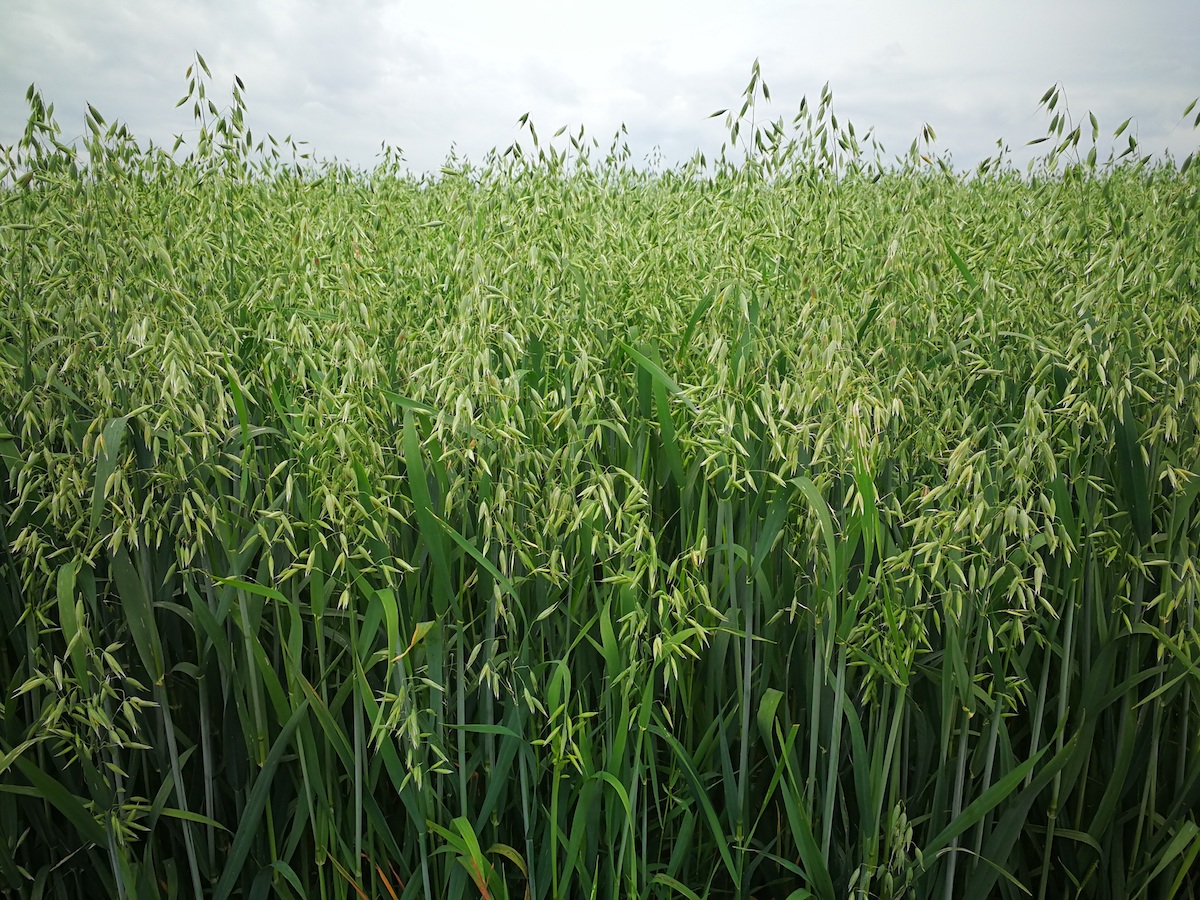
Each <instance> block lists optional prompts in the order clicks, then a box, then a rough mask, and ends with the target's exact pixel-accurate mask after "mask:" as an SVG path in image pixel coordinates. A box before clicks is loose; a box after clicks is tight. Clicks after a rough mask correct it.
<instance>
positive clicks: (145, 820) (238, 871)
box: [0, 60, 1200, 900]
mask: <svg viewBox="0 0 1200 900" xmlns="http://www.w3.org/2000/svg"><path fill="white" fill-rule="evenodd" d="M194 74H195V75H196V76H197V79H194V80H193V82H192V85H191V93H190V94H189V98H190V99H192V100H194V101H197V103H198V105H197V107H196V114H197V117H198V119H199V120H200V125H201V129H202V130H201V132H200V135H199V140H198V142H197V145H196V147H195V149H194V151H193V152H192V153H191V155H189V156H188V157H187V158H186V160H183V161H179V160H178V157H172V156H170V155H168V154H166V153H164V152H163V151H161V150H156V149H154V148H151V149H149V150H143V149H140V148H139V147H138V146H137V145H136V144H135V143H134V142H133V139H132V137H131V136H129V135H128V134H127V133H126V132H125V130H124V129H123V128H121V127H119V126H109V125H107V124H106V123H105V122H104V121H103V119H102V118H101V117H100V115H99V113H97V112H95V111H92V112H91V113H89V117H88V124H89V126H90V127H91V130H92V135H93V136H92V137H91V138H90V139H89V140H88V141H87V142H86V145H85V146H84V147H82V148H76V147H74V146H70V147H68V146H65V145H63V144H62V143H60V142H59V140H58V137H57V132H56V127H55V126H54V124H53V120H52V118H51V115H50V110H48V109H47V108H46V107H45V105H44V103H43V101H42V99H41V98H40V96H38V95H37V94H35V93H32V92H31V95H30V100H31V106H32V116H31V119H30V126H29V129H28V131H27V133H26V135H25V137H24V139H23V140H22V141H21V142H19V144H17V145H16V146H14V147H10V148H7V150H6V151H5V156H4V163H5V168H6V174H5V172H0V174H2V175H4V184H5V190H4V191H3V193H2V194H0V201H2V203H0V259H3V261H4V262H3V268H2V269H0V303H2V307H0V309H2V315H0V417H2V418H0V525H2V528H0V537H2V538H3V541H2V543H0V684H3V685H5V686H6V688H5V691H4V696H3V703H4V709H3V712H4V715H3V721H2V723H0V888H3V892H4V893H5V894H6V895H11V896H13V897H17V896H20V897H26V896H29V897H33V896H39V897H75V896H85V895H86V896H101V895H103V896H109V897H138V898H150V897H156V896H193V895H200V894H203V895H205V896H213V897H218V898H227V897H232V896H246V897H265V896H281V897H322V898H324V897H351V896H360V897H361V896H366V897H393V898H395V897H401V896H405V897H446V896H449V897H473V896H477V895H482V896H486V897H502V896H512V897H520V896H523V895H525V896H529V897H532V898H534V900H543V898H547V897H567V896H570V897H647V896H653V897H668V896H675V895H678V896H686V897H696V896H730V897H743V898H744V897H750V896H754V897H758V898H765V897H780V898H782V897H795V898H803V897H809V896H812V897H818V898H821V900H832V898H841V897H847V896H854V897H975V898H984V897H1018V896H1025V895H1027V894H1032V895H1033V896H1035V897H1039V898H1044V897H1054V898H1059V897H1073V896H1081V897H1096V898H1110V897H1111V898H1120V900H1125V898H1134V897H1168V896H1187V897H1196V896H1200V879H1198V878H1197V876H1196V874H1195V872H1194V871H1193V866H1194V863H1195V861H1196V859H1197V855H1198V854H1200V817H1198V815H1197V811H1196V810H1197V803H1198V801H1200V639H1198V634H1197V630H1196V607H1197V587H1198V585H1200V574H1198V573H1197V558H1198V557H1200V503H1198V502H1197V493H1198V491H1200V471H1198V466H1197V454H1198V450H1197V447H1198V444H1197V428H1198V426H1200V381H1198V374H1200V311H1198V309H1197V303H1196V293H1197V284H1198V283H1200V250H1198V248H1197V238H1198V236H1200V227H1198V226H1197V222H1198V221H1200V209H1198V205H1200V173H1198V172H1197V169H1196V168H1195V167H1191V168H1188V167H1184V171H1182V172H1181V171H1180V167H1177V166H1173V165H1169V164H1165V163H1161V162H1154V161H1152V160H1149V159H1147V158H1145V157H1143V156H1141V155H1140V153H1139V152H1137V151H1136V149H1134V150H1133V152H1129V153H1127V154H1126V155H1125V157H1124V158H1123V159H1120V160H1114V159H1111V158H1110V160H1109V161H1108V162H1107V163H1104V164H1098V163H1097V161H1096V157H1095V154H1090V155H1085V154H1082V153H1080V152H1079V148H1080V146H1081V144H1082V145H1084V146H1085V147H1086V143H1087V142H1086V140H1081V133H1082V134H1083V136H1084V138H1086V134H1087V132H1088V130H1089V127H1091V126H1089V125H1085V126H1084V127H1083V129H1082V131H1081V130H1080V129H1076V128H1075V126H1074V123H1073V122H1072V121H1071V120H1070V119H1069V118H1068V117H1067V116H1066V115H1065V114H1063V112H1062V107H1061V106H1060V107H1059V108H1058V109H1055V106H1056V104H1058V102H1059V94H1058V93H1057V92H1053V93H1051V94H1048V95H1047V98H1045V99H1044V103H1045V104H1046V105H1047V106H1048V107H1049V108H1050V109H1051V111H1052V112H1053V113H1054V119H1053V120H1052V122H1051V129H1050V135H1049V136H1050V141H1049V142H1048V144H1047V146H1048V147H1049V148H1050V152H1049V153H1048V154H1047V156H1046V157H1045V158H1044V159H1043V160H1042V161H1041V162H1040V163H1039V164H1038V165H1036V166H1035V167H1034V168H1033V169H1032V170H1030V171H1029V172H1026V173H1018V172H1017V171H1015V170H1014V169H1013V168H1012V167H1011V166H1010V165H1009V164H1007V163H1006V162H1005V161H1004V160H1003V159H997V160H991V161H988V162H987V163H985V164H984V165H982V166H980V167H979V168H978V169H977V170H975V171H974V172H971V173H968V174H955V173H954V172H953V171H952V168H951V167H950V166H948V165H947V164H946V163H945V162H944V161H939V159H938V157H937V156H936V154H935V153H934V152H933V150H932V149H931V147H930V146H929V144H930V141H931V138H932V135H931V133H930V132H929V131H928V130H927V131H926V133H925V134H924V135H923V138H924V140H923V141H922V142H918V143H915V144H914V146H913V148H912V149H911V151H910V152H909V153H908V154H907V155H906V156H904V157H902V158H901V159H899V160H896V161H894V162H893V163H892V164H890V165H887V164H884V163H883V162H881V157H880V156H879V154H878V153H877V152H875V151H871V152H868V151H869V150H871V146H872V145H871V141H870V138H869V137H866V138H863V137H860V136H856V135H855V133H854V131H853V129H852V128H851V127H850V126H849V125H845V124H840V125H839V123H838V122H837V120H836V119H835V118H834V116H833V115H832V112H831V110H830V105H829V97H828V94H827V93H823V94H822V97H821V98H820V103H819V104H818V106H817V108H816V109H809V108H807V107H805V108H803V109H802V111H801V114H800V115H799V116H798V117H797V119H796V121H795V122H794V123H793V126H794V127H793V128H791V129H785V128H784V126H783V124H782V123H769V124H767V125H762V124H759V125H755V124H753V121H752V116H753V112H754V109H755V107H759V108H761V101H762V91H763V90H764V88H765V86H764V85H762V84H761V82H760V81H759V79H758V75H757V71H756V72H755V78H754V80H753V81H752V82H751V85H750V86H749V88H748V89H747V94H746V106H744V107H743V108H742V110H741V114H739V115H733V116H731V117H730V120H729V122H730V143H729V145H728V147H727V148H726V151H725V154H724V155H723V157H722V158H721V159H719V160H716V161H708V160H704V159H702V158H701V157H699V156H698V157H697V158H696V159H694V160H693V161H692V162H691V163H689V164H688V165H686V166H683V167H679V168H676V169H672V170H668V171H659V172H654V171H646V170H639V169H637V168H636V167H634V166H632V165H631V164H630V162H629V159H628V154H627V152H626V151H624V150H623V148H622V147H621V144H620V140H619V137H618V140H616V141H614V143H613V146H612V149H611V150H610V151H609V152H608V154H607V155H606V156H603V158H601V156H602V154H601V153H599V152H598V151H596V148H595V145H594V144H593V143H592V142H591V141H590V139H588V138H586V137H585V136H584V134H583V132H582V131H581V132H580V133H578V134H575V133H571V134H568V135H566V139H565V140H564V141H563V143H562V144H561V145H558V144H553V142H552V144H545V143H544V142H543V143H536V136H535V133H534V132H533V131H532V126H531V125H528V123H526V124H527V125H528V127H529V129H530V138H531V139H533V140H534V141H535V144H534V149H533V151H532V152H530V151H528V150H527V151H525V152H522V151H521V149H520V148H519V147H513V148H510V150H509V151H507V152H505V153H494V154H492V155H490V156H489V157H488V158H487V159H486V160H485V161H484V162H483V163H482V164H480V165H469V164H467V163H465V162H460V161H455V160H453V159H452V160H450V161H449V162H448V163H447V167H446V168H445V169H443V170H442V172H441V173H438V174H437V175H436V176H426V177H421V178H417V177H413V176H410V175H407V174H405V173H404V172H402V171H401V170H400V168H399V165H398V162H397V159H396V157H395V156H394V155H392V154H390V153H389V154H388V155H386V156H385V158H384V160H383V162H382V163H381V164H380V166H379V167H378V168H377V169H376V170H374V171H372V172H359V171H353V170H350V169H348V168H346V167H345V166H339V165H334V164H326V165H311V164H308V163H305V162H304V161H303V160H297V159H296V158H294V157H293V158H289V149H291V150H293V151H294V150H295V148H294V147H289V145H287V144H284V145H282V146H281V145H276V144H275V143H274V142H273V141H272V142H268V143H267V144H266V146H265V147H264V146H261V145H256V144H255V143H254V142H253V140H252V138H251V136H250V134H249V132H248V131H246V129H245V123H244V117H243V108H242V103H241V94H240V90H236V89H235V92H234V102H233V104H232V105H231V107H230V108H228V109H227V110H224V111H218V110H216V108H215V107H210V106H209V104H208V101H207V99H206V98H204V97H203V90H204V84H205V80H204V78H203V69H202V61H201V60H197V68H196V69H194ZM739 132H740V133H739ZM1095 134H1096V132H1095V131H1094V130H1093V131H1092V135H1093V140H1095ZM1131 147H1133V145H1132V144H1131ZM176 149H177V150H178V148H176ZM735 157H736V159H735Z"/></svg>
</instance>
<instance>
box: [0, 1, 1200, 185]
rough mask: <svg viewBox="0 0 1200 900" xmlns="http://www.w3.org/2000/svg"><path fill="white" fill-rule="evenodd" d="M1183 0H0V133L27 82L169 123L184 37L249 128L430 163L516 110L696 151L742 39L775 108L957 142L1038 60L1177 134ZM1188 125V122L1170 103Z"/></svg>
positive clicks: (1035, 73) (1033, 77)
mask: <svg viewBox="0 0 1200 900" xmlns="http://www.w3.org/2000/svg"><path fill="white" fill-rule="evenodd" d="M1196 46H1200V4H1196V3H1195V2H1194V0H1161V2H1158V3H1155V4H1153V5H1145V4H1143V5H1131V4H1128V3H1126V2H1116V0H1090V2H1083V0H1058V2H1034V0H1012V2H1009V3H1007V4H1004V5H998V4H980V3H974V2H965V0H911V2H906V3H900V2H890V3H889V2H883V0H842V2H837V3H784V2H746V3H742V4H738V5H730V4H727V3H717V2H713V0H699V2H694V3H688V4H682V3H675V2H670V3H666V2H660V3H654V2H646V0H640V2H634V0H615V2H610V3H603V4H601V3H574V4H569V3H561V2H548V0H522V2H510V3H504V4H500V3H495V2H479V0H474V2H463V3H457V4H428V3H421V4H417V3H412V2H392V0H345V2H339V3H332V2H318V0H210V2H207V3H189V2H183V0H127V2H121V3H117V2H108V3H96V2H87V0H5V2H4V3H3V4H0V142H3V143H8V142H11V141H12V140H14V139H15V138H16V137H17V136H18V135H19V133H20V131H21V128H22V126H23V124H24V119H25V115H26V112H25V107H24V93H25V88H26V86H27V85H28V84H29V83H30V82H37V83H38V84H39V85H40V87H41V88H42V89H43V91H44V93H45V94H46V97H47V99H49V100H51V101H54V102H55V103H56V113H57V116H58V118H59V121H60V123H61V124H62V125H63V128H64V132H65V133H66V135H67V136H71V135H73V134H78V133H80V132H81V131H82V129H83V110H84V103H85V102H91V103H93V104H94V105H95V106H96V107H97V108H99V109H100V110H101V111H102V112H103V113H104V114H105V115H106V116H107V117H108V118H110V119H113V118H117V119H120V120H121V121H124V122H126V123H127V124H128V125H130V127H131V128H132V129H133V131H134V132H135V134H137V135H138V136H139V137H140V138H142V139H148V138H153V139H154V140H155V141H156V142H158V143H166V144H169V143H170V142H171V140H172V136H173V135H174V134H175V133H179V132H185V133H186V132H188V131H189V130H190V129H192V123H191V121H190V116H189V114H188V110H186V109H179V110H176V109H174V102H175V100H176V99H178V97H179V96H181V95H182V93H183V92H184V90H185V88H186V84H185V81H184V79H183V71H184V69H185V68H186V67H187V65H188V64H189V62H190V60H191V55H192V52H193V50H194V49H199V50H200V51H201V52H202V53H203V54H204V55H205V57H206V59H207V61H208V63H209V65H210V67H211V68H212V70H213V74H214V76H215V77H214V80H213V84H212V86H211V88H210V90H211V94H210V96H211V97H212V98H213V99H215V100H216V101H217V102H218V104H219V105H223V104H224V103H226V102H227V101H228V89H229V86H230V85H231V84H232V80H233V75H234V73H237V74H238V75H239V76H241V78H242V79H243V81H244V82H245V83H246V86H247V92H246V97H247V102H248V104H249V123H250V125H251V127H252V128H253V129H254V131H255V133H256V134H258V135H260V136H261V135H263V134H265V133H266V132H268V131H269V132H271V133H272V134H274V135H276V136H277V137H283V136H285V135H288V134H290V135H292V136H293V137H295V138H296V139H303V140H308V141H309V142H310V143H311V144H312V145H313V146H314V147H315V148H316V149H317V150H318V152H320V153H321V154H322V155H325V156H337V157H339V158H341V159H343V160H346V161H349V162H351V163H352V164H356V165H361V166H370V165H372V163H373V161H374V159H375V154H376V152H377V151H378V149H379V145H380V142H381V141H386V142H388V143H389V144H391V145H393V146H399V147H401V148H403V150H404V152H405V155H406V157H407V158H408V160H409V162H410V165H412V166H413V167H414V168H416V169H418V170H427V169H436V168H437V167H438V166H439V165H440V164H441V161H442V160H443V158H444V157H445V156H446V154H447V153H448V152H449V151H450V148H451V146H452V145H453V146H455V147H456V148H457V149H458V151H459V152H460V154H465V155H467V156H469V157H470V158H472V159H474V160H478V159H480V158H481V157H482V156H483V154H484V153H485V152H486V151H487V150H488V149H490V148H493V147H499V148H503V147H505V146H507V145H508V144H509V143H511V142H512V141H513V140H514V139H516V138H517V136H518V129H517V126H516V119H517V117H518V116H520V115H521V114H523V113H525V112H530V113H531V114H532V117H533V120H534V122H535V123H536V124H537V127H538V129H539V132H540V133H542V134H543V135H544V136H546V137H548V136H549V135H550V134H552V133H553V131H554V130H555V129H557V128H558V127H559V126H561V125H570V126H572V127H573V129H577V128H578V126H579V125H581V124H582V125H584V126H585V127H586V129H587V133H588V134H589V135H591V136H595V137H597V138H598V139H599V140H600V143H601V145H602V147H605V148H606V147H607V144H608V141H609V140H610V139H611V135H612V133H613V132H614V131H615V130H616V128H617V127H619V125H620V124H621V123H622V122H624V123H625V124H626V125H627V126H628V128H629V132H630V144H631V146H632V147H633V148H634V149H635V155H636V156H637V157H638V158H640V157H641V156H642V155H644V154H645V153H647V152H648V151H649V149H650V148H651V147H652V146H654V145H659V146H660V147H661V148H662V150H663V153H664V156H665V157H666V159H667V161H668V162H675V161H680V160H682V159H684V158H686V157H688V156H690V155H691V153H692V152H693V151H694V150H695V149H698V148H699V149H703V150H704V151H705V152H708V153H712V152H713V151H714V150H715V149H716V147H717V146H718V145H719V143H720V141H721V139H722V136H723V132H722V128H721V123H720V122H719V121H710V120H708V119H707V115H708V113H710V112H711V111H712V110H714V109H716V108H718V107H724V106H730V105H733V104H736V103H737V102H738V101H739V95H740V93H741V90H742V88H743V87H744V85H745V83H746V81H747V79H748V76H749V66H750V63H751V61H752V60H753V59H754V58H756V57H758V58H760V59H761V63H762V70H763V75H764V77H765V79H766V81H767V83H768V84H769V85H770V87H771V91H772V97H773V102H772V104H771V105H770V107H769V109H768V110H767V111H766V115H767V116H768V117H770V118H775V117H778V116H784V117H785V118H787V119H790V117H791V116H792V114H793V113H794V112H795V110H796V108H797V106H798V105H799V102H800V98H801V97H802V96H804V95H808V96H809V98H810V99H812V98H814V97H815V96H816V94H817V93H818V92H819V91H820V88H821V85H822V84H824V83H825V82H826V81H829V82H830V83H831V86H832V88H833V91H834V95H835V102H836V108H837V109H838V111H839V116H840V117H841V118H843V119H846V118H848V119H850V120H852V121H853V122H854V123H855V124H856V126H857V127H858V128H859V130H860V131H863V130H865V129H866V128H867V127H868V126H871V125H874V126H876V128H877V131H878V133H879V134H880V136H881V137H882V138H883V139H884V142H885V144H886V145H887V147H888V149H889V151H903V150H904V149H905V148H906V147H907V146H908V143H909V142H910V141H911V139H912V137H913V136H914V135H915V134H916V133H917V131H918V130H919V129H920V127H921V125H922V124H923V123H924V122H927V121H928V122H931V123H932V124H933V125H934V126H935V128H936V129H937V131H938V134H939V137H940V138H941V140H940V144H941V146H942V147H943V148H947V149H951V150H953V151H954V155H955V159H956V160H957V161H958V162H959V163H960V164H970V163H972V162H973V161H975V160H977V159H979V158H980V157H982V156H983V155H985V154H986V153H988V152H989V151H990V149H991V147H992V146H993V144H994V142H995V140H996V138H998V137H1001V136H1003V137H1004V138H1006V139H1007V140H1008V141H1009V143H1011V144H1013V145H1020V144H1022V143H1023V142H1024V141H1026V140H1028V139H1029V138H1031V137H1035V136H1038V135H1040V134H1041V133H1042V131H1043V129H1044V127H1045V121H1044V119H1042V118H1041V117H1040V116H1038V115H1037V114H1036V106H1037V99H1038V97H1040V95H1041V93H1042V91H1043V90H1044V89H1045V88H1046V87H1048V86H1049V85H1050V84H1052V83H1055V82H1061V83H1062V84H1063V85H1064V86H1065V88H1066V93H1067V97H1068V98H1069V100H1070V103H1071V109H1072V112H1074V113H1076V114H1077V115H1084V114H1085V111H1086V110H1087V109H1092V110H1094V111H1095V112H1096V113H1097V115H1098V116H1100V118H1101V124H1102V126H1103V127H1107V128H1109V129H1111V127H1113V126H1115V125H1116V124H1117V123H1118V122H1119V121H1120V120H1121V119H1124V118H1125V117H1126V116H1129V115H1134V116H1136V117H1137V121H1138V123H1139V126H1140V128H1141V131H1140V134H1141V138H1142V139H1143V141H1144V142H1145V143H1146V144H1147V146H1150V147H1161V146H1163V145H1164V144H1167V143H1169V144H1170V145H1171V146H1172V147H1173V148H1175V150H1176V152H1187V150H1188V149H1192V148H1194V147H1195V146H1196V145H1197V144H1200V136H1198V135H1197V133H1195V132H1192V131H1191V130H1190V127H1187V128H1177V127H1176V121H1177V117H1178V114H1179V112H1180V111H1181V110H1182V107H1183V106H1184V105H1185V104H1186V103H1187V102H1188V101H1189V100H1190V99H1191V98H1192V97H1194V96H1196V95H1197V94H1200V62H1198V61H1197V60H1198V58H1200V55H1198V54H1196V53H1195V51H1194V48H1195V47H1196ZM1189 126H1190V123H1189Z"/></svg>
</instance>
